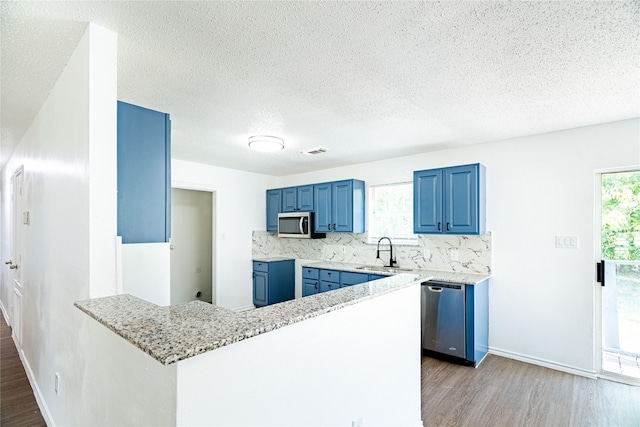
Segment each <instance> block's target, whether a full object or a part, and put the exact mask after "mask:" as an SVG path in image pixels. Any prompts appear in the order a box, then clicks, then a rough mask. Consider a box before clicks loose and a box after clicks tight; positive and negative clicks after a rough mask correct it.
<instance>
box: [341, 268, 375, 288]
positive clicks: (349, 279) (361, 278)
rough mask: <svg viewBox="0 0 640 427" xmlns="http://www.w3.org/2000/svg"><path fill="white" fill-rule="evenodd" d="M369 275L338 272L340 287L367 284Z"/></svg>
mask: <svg viewBox="0 0 640 427" xmlns="http://www.w3.org/2000/svg"><path fill="white" fill-rule="evenodd" d="M368 281H369V274H367V273H352V272H350V271H341V272H340V287H341V288H344V287H345V286H353V285H358V284H360V283H364V282H368Z"/></svg>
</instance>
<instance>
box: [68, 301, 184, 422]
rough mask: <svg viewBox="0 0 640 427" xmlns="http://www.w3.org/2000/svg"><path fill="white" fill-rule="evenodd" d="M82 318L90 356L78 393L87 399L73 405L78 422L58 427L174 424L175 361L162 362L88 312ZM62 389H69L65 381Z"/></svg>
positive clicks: (86, 353)
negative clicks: (170, 363)
mask: <svg viewBox="0 0 640 427" xmlns="http://www.w3.org/2000/svg"><path fill="white" fill-rule="evenodd" d="M76 310H77V309H76ZM77 311H78V312H80V310H77ZM80 316H81V319H82V324H81V336H82V337H84V338H83V339H84V340H85V341H84V346H83V347H84V349H85V350H84V351H85V354H84V358H85V360H84V365H82V366H79V367H78V370H79V371H81V373H82V378H83V381H82V384H81V385H80V388H79V389H78V390H74V391H73V392H74V393H81V395H82V396H83V398H82V399H79V400H78V402H77V405H76V406H75V407H74V408H71V411H72V414H69V415H70V416H71V415H72V416H73V419H74V421H73V422H69V421H67V422H57V425H60V426H67V425H80V426H105V427H113V426H155V427H157V426H175V425H176V384H177V379H176V378H177V368H176V365H175V364H173V365H168V366H165V365H163V364H161V363H159V362H158V361H157V360H156V359H154V358H152V357H151V356H149V355H148V354H146V353H145V352H144V351H142V350H140V349H139V348H137V347H136V346H134V345H133V344H131V343H129V342H128V341H126V340H125V339H124V338H122V337H120V336H118V335H116V334H115V333H113V331H111V330H110V329H108V328H107V327H105V326H104V325H102V324H100V323H98V322H97V321H96V320H94V319H92V318H91V317H89V316H88V315H86V314H84V313H82V312H80ZM61 387H62V389H61V390H62V392H63V393H67V392H68V391H70V390H67V388H68V387H69V386H68V385H67V384H65V383H64V381H63V382H62V385H61ZM56 421H57V419H56Z"/></svg>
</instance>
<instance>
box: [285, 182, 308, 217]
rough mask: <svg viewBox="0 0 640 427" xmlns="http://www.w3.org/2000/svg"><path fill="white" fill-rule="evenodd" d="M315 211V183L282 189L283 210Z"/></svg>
mask: <svg viewBox="0 0 640 427" xmlns="http://www.w3.org/2000/svg"><path fill="white" fill-rule="evenodd" d="M311 211H313V185H303V186H300V187H289V188H283V189H282V212H311Z"/></svg>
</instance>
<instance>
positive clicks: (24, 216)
mask: <svg viewBox="0 0 640 427" xmlns="http://www.w3.org/2000/svg"><path fill="white" fill-rule="evenodd" d="M29 222H30V218H29V211H24V212H22V223H23V224H24V225H29Z"/></svg>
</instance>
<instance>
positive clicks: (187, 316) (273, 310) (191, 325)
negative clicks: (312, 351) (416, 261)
mask: <svg viewBox="0 0 640 427" xmlns="http://www.w3.org/2000/svg"><path fill="white" fill-rule="evenodd" d="M419 280H424V278H422V276H420V277H419V276H417V275H415V274H398V275H396V276H390V277H388V278H386V279H380V280H376V281H373V282H367V283H362V284H360V285H354V286H349V287H346V288H342V289H336V290H334V291H331V292H324V293H321V294H317V295H311V296H308V297H304V298H298V299H294V300H291V301H285V302H282V303H279V304H273V305H269V306H266V307H261V308H256V309H254V310H248V311H244V312H234V311H232V310H228V309H226V308H222V307H217V306H215V305H211V304H208V303H205V302H202V301H192V302H188V303H184V304H177V305H172V306H167V307H161V306H158V305H155V304H152V303H150V302H147V301H144V300H141V299H139V298H136V297H133V296H131V295H126V294H124V295H114V296H109V297H104V298H96V299H91V300H85V301H78V302H76V303H75V306H76V307H78V308H79V309H80V310H82V311H83V312H85V313H86V314H88V315H89V316H91V317H92V318H94V319H96V320H97V321H98V322H100V323H102V324H103V325H105V326H106V327H108V328H109V329H111V330H112V331H114V332H115V333H116V334H118V335H120V336H121V337H123V338H125V339H126V340H128V341H129V342H131V343H132V344H134V345H135V346H137V347H138V348H140V349H141V350H143V351H144V352H146V353H147V354H149V355H150V356H151V357H153V358H155V359H156V360H158V361H159V362H160V363H162V364H165V365H168V364H171V363H175V362H178V361H180V360H184V359H186V358H189V357H193V356H196V355H198V354H201V353H205V352H207V351H211V350H215V349H217V348H220V347H224V346H227V345H230V344H233V343H236V342H238V341H242V340H245V339H247V338H251V337H253V336H256V335H260V334H263V333H266V332H269V331H272V330H274V329H278V328H282V327H284V326H287V325H291V324H294V323H298V322H302V321H304V320H306V319H310V318H312V317H316V316H320V315H322V314H325V313H329V312H331V311H335V310H338V309H340V308H343V307H346V306H349V305H352V304H357V303H359V302H361V301H364V300H367V299H371V298H375V297H377V296H380V295H383V294H386V293H389V292H393V291H396V290H399V289H403V288H406V287H409V286H412V285H417V284H418V283H419Z"/></svg>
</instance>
